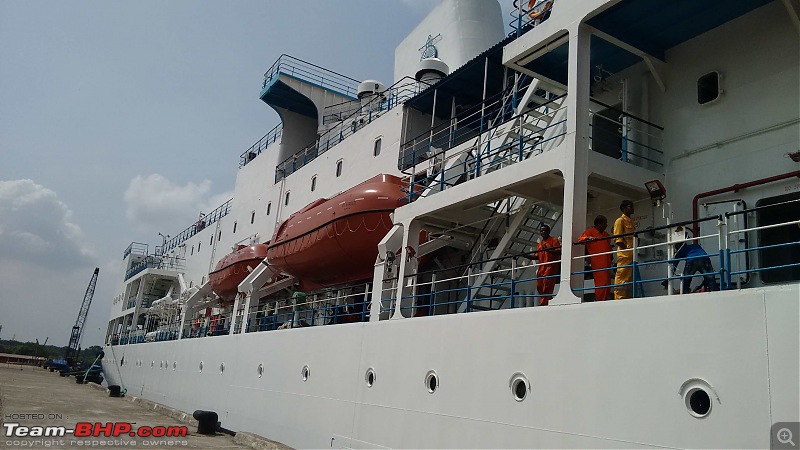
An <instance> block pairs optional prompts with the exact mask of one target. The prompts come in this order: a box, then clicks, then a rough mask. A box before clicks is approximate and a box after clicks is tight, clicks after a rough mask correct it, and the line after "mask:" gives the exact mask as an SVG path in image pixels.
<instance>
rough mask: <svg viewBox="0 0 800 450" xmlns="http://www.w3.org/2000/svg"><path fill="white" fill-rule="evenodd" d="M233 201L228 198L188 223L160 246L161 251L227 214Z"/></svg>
mask: <svg viewBox="0 0 800 450" xmlns="http://www.w3.org/2000/svg"><path fill="white" fill-rule="evenodd" d="M232 203H233V199H230V200H228V201H227V202H225V203H223V204H222V205H220V206H219V207H217V209H215V210H213V211H211V212H210V213H208V214H205V215H203V216H202V217H201V218H200V219H199V220H198V221H197V222H195V223H194V224H192V225H190V226H189V227H188V228H186V229H185V230H183V231H181V232H180V233H178V235H177V236H175V237H174V238H172V239H170V240H168V241H166V242H165V243H164V245H163V246H162V252H163V253H167V252H169V251H170V250H172V249H174V248H175V247H177V246H179V245H181V244H182V243H183V242H184V241H186V240H187V239H189V238H190V237H192V236H194V235H195V234H197V233H199V232H200V231H202V230H203V229H204V228H206V227H207V226H209V225H211V224H213V223H215V222H216V221H218V220H220V219H222V218H223V217H225V216H227V215H228V213H230V212H231V204H232Z"/></svg>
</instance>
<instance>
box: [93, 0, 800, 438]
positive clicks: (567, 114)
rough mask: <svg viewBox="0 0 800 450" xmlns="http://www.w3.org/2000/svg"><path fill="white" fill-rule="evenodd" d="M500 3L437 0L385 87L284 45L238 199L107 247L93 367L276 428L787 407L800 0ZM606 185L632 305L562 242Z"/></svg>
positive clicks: (539, 430)
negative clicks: (550, 249)
mask: <svg viewBox="0 0 800 450" xmlns="http://www.w3.org/2000/svg"><path fill="white" fill-rule="evenodd" d="M515 7H516V11H515V12H514V14H512V16H511V17H508V18H505V17H502V16H501V15H500V10H499V5H497V4H495V3H494V2H488V1H485V0H444V1H442V3H441V4H440V5H439V6H437V7H436V8H435V9H434V10H433V11H432V12H431V14H430V15H429V16H428V17H427V18H426V19H425V20H424V21H423V22H422V23H421V24H420V25H419V26H418V27H417V28H416V29H415V30H413V32H412V33H411V34H410V35H409V36H408V37H407V38H406V39H405V40H403V41H402V42H401V44H400V45H399V46H398V48H397V51H396V58H395V60H396V67H395V78H396V79H395V80H394V81H393V82H392V83H391V84H388V85H387V84H384V83H382V82H380V81H376V80H366V81H359V80H355V79H352V78H349V77H347V76H345V75H342V74H340V73H338V72H333V71H330V70H327V69H323V68H321V67H318V66H316V65H314V64H311V63H308V62H305V61H302V60H300V59H298V58H295V57H291V56H288V55H283V56H281V57H280V58H279V59H278V61H276V62H275V64H273V65H272V67H270V69H269V70H268V71H267V73H266V74H265V78H264V82H263V84H262V86H261V93H260V98H261V99H262V100H263V101H264V102H266V103H267V104H268V105H269V106H271V107H272V108H274V109H275V110H277V111H278V112H279V114H280V117H281V120H282V123H281V124H280V125H279V126H277V127H275V128H274V129H272V130H271V131H270V132H269V133H268V134H267V135H265V136H264V138H262V139H261V140H259V141H258V142H257V143H256V144H254V145H253V146H252V147H251V148H249V149H247V150H246V151H245V152H244V153H242V155H241V157H240V161H239V166H240V167H239V169H238V172H237V181H236V190H235V195H234V198H233V199H232V200H230V201H229V202H227V203H225V204H223V205H222V206H220V207H219V208H218V209H217V210H215V211H213V212H212V213H210V214H207V215H204V216H201V217H200V218H199V219H198V220H197V221H196V222H195V223H193V224H190V225H189V226H188V227H187V228H185V229H184V230H183V231H182V232H180V233H178V234H177V235H176V236H175V237H173V238H171V239H166V238H165V240H164V241H163V242H162V245H160V246H157V247H155V250H154V251H153V252H152V253H151V252H150V251H149V246H147V245H145V244H138V243H132V244H131V246H130V247H129V248H128V249H127V250H126V251H125V252H124V256H123V259H124V261H125V266H126V267H125V274H124V282H123V290H122V293H121V294H120V295H119V296H118V297H117V298H116V299H115V305H116V306H115V309H114V312H113V313H112V317H111V320H110V322H109V326H108V335H107V336H108V341H107V345H108V347H109V349H108V351H106V352H105V354H106V359H105V360H104V361H103V362H104V368H105V372H106V374H107V378H109V381H110V382H113V384H119V385H121V386H123V387H124V388H126V389H127V390H128V391H129V392H131V393H132V394H134V395H141V396H144V397H147V398H149V399H152V400H155V401H158V402H161V403H166V404H168V405H170V406H172V407H176V408H179V409H182V410H186V411H192V410H195V409H207V410H214V411H216V412H218V413H219V414H220V419H221V420H222V421H223V422H224V423H225V424H226V426H227V427H228V428H232V429H237V430H242V431H252V432H256V433H259V434H262V435H265V436H267V437H269V438H271V439H275V440H278V441H281V442H284V443H286V444H288V445H291V446H294V447H314V448H320V447H336V448H361V447H364V448H367V447H369V448H375V447H426V448H430V447H592V448H597V447H614V448H619V447H642V446H661V447H715V448H721V447H766V446H768V445H770V442H771V439H772V437H773V436H772V434H771V427H772V425H773V424H774V423H778V422H792V421H795V422H796V421H798V420H800V407H799V406H798V402H797V398H798V397H800V391H799V390H798V385H800V375H799V373H798V370H799V369H798V366H800V364H799V363H798V354H800V346H799V344H798V336H799V335H800V331H799V330H798V328H800V325H799V323H798V322H799V319H798V317H800V314H799V313H798V311H799V309H798V305H800V284H798V281H799V280H800V249H799V248H798V246H800V227H799V226H798V225H800V163H799V162H800V139H799V138H798V135H800V111H798V102H797V98H799V97H800V88H799V87H798V82H797V80H798V79H800V69H799V67H798V58H797V55H798V51H800V49H799V46H798V40H799V39H798V36H799V32H800V20H798V16H799V15H800V14H798V13H799V12H800V7H798V6H797V4H796V3H795V2H792V1H789V0H784V1H767V0H733V1H731V0H728V1H721V0H694V1H691V2H670V3H669V4H667V3H666V2H661V1H655V0H652V1H651V0H613V1H603V0H590V1H582V2H566V1H556V2H549V1H541V2H522V3H520V4H515ZM504 21H506V22H510V25H511V29H512V32H511V34H510V35H506V34H505V33H504V32H503V29H504V28H503V27H504V23H503V22H504ZM623 200H630V201H632V202H633V204H634V206H635V213H634V214H633V215H632V217H631V219H632V220H633V223H634V224H635V228H636V230H637V231H636V232H635V233H630V234H627V235H624V236H614V237H611V238H609V239H610V240H611V241H613V242H616V241H618V240H622V239H625V240H626V242H632V248H630V249H629V253H628V254H629V255H631V260H630V262H629V263H626V264H622V263H620V261H621V259H620V257H619V255H620V254H621V253H619V252H617V250H612V251H611V252H610V253H611V254H612V256H614V257H615V259H616V263H617V264H619V266H620V269H625V268H629V269H630V270H631V273H632V274H633V275H632V278H631V279H629V280H627V281H624V282H622V283H619V282H618V281H615V282H614V285H613V286H609V287H610V288H611V289H616V288H619V287H627V288H629V289H630V297H631V298H627V299H623V300H615V301H604V302H601V301H594V300H595V290H596V288H597V287H598V286H595V284H596V283H595V280H598V279H602V278H600V277H599V276H596V275H595V274H597V273H598V272H601V271H608V270H613V269H614V267H607V268H603V269H598V268H597V267H592V266H591V265H590V264H589V260H590V258H589V257H588V255H586V254H585V245H584V244H583V243H580V242H578V238H579V236H581V234H582V233H583V232H584V230H585V229H587V228H589V227H591V226H592V224H593V220H594V218H595V217H596V216H598V215H604V216H605V217H606V218H607V219H608V221H609V222H610V223H612V224H613V222H614V220H615V219H616V218H618V217H620V214H621V213H620V204H621V202H622V201H623ZM543 225H547V226H548V227H549V228H550V229H552V234H553V235H554V236H558V237H560V248H559V249H558V250H559V256H558V259H557V260H556V261H555V262H553V263H551V266H553V267H557V268H558V269H557V270H550V271H547V272H546V273H547V274H546V275H542V274H543V272H542V271H541V270H540V269H541V268H542V264H544V263H543V262H542V259H541V258H540V257H539V254H540V253H541V251H540V250H538V248H537V245H538V242H539V241H540V240H541V237H540V233H541V232H542V231H541V230H542V226H543ZM608 231H609V232H611V231H612V229H609V230H608ZM612 234H613V233H612ZM545 236H546V235H545ZM693 244H697V245H700V246H701V247H702V248H703V249H704V250H705V252H706V253H707V254H708V260H709V262H710V266H711V269H705V270H704V271H703V272H702V273H701V274H699V275H698V274H693V273H689V272H690V271H689V270H688V269H687V268H688V267H689V263H690V262H691V261H692V259H691V258H689V257H685V256H679V255H682V253H680V251H681V248H683V246H686V245H693ZM264 248H266V250H263V249H264ZM255 249H261V250H258V252H256V250H255ZM264 251H265V252H266V254H267V258H264V259H262V258H263V256H261V257H258V258H253V257H252V255H253V254H256V253H258V254H259V255H263V252H264ZM242 255H244V256H242ZM676 268H677V270H676ZM618 270H619V269H618ZM211 275H213V276H214V277H215V279H214V282H213V283H212V281H211V280H210V277H211ZM693 275H696V276H695V281H694V283H693V284H690V285H689V286H688V287H689V289H684V287H683V282H682V281H683V280H686V279H690V280H691V279H692V276H693ZM700 275H706V277H707V278H711V279H713V280H714V283H713V284H714V289H715V291H713V292H702V293H689V292H686V291H689V290H693V289H692V288H693V287H694V286H697V285H698V283H699V282H700V280H701V279H702V278H703V277H702V276H700ZM544 279H552V280H555V281H556V287H555V292H553V293H552V294H550V293H548V292H543V291H542V287H541V286H542V283H541V281H543V280H544ZM611 280H614V277H611ZM220 285H222V286H225V292H224V293H223V292H221V291H219V288H217V291H218V292H215V290H214V287H213V286H220ZM537 285H538V286H537ZM232 286H237V288H236V289H235V290H234V289H233V288H232ZM550 296H553V298H552V300H550V301H549V305H548V306H539V305H542V304H543V303H545V302H544V301H543V299H545V298H548V297H550Z"/></svg>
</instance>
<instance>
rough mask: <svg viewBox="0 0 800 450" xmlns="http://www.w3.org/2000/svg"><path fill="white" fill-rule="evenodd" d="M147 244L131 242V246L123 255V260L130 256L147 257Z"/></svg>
mask: <svg viewBox="0 0 800 450" xmlns="http://www.w3.org/2000/svg"><path fill="white" fill-rule="evenodd" d="M147 248H148V246H147V244H142V243H141V242H131V245H129V246H128V248H126V249H125V252H123V253H122V259H125V258H127V257H128V255H130V254H134V255H146V254H147Z"/></svg>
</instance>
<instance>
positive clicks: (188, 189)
mask: <svg viewBox="0 0 800 450" xmlns="http://www.w3.org/2000/svg"><path fill="white" fill-rule="evenodd" d="M210 190H211V181H209V180H203V181H202V182H201V183H199V184H195V183H192V182H189V183H186V185H184V186H179V185H177V184H175V183H173V182H172V181H170V180H169V179H167V178H166V177H164V176H163V175H159V174H152V175H148V176H147V177H142V176H141V175H138V176H136V177H135V178H133V179H132V180H131V182H130V184H129V185H128V189H127V190H126V191H125V202H126V203H127V204H128V207H127V209H126V211H125V215H126V216H127V217H128V219H130V220H131V221H132V222H133V223H134V224H135V226H136V227H137V228H139V229H140V230H143V231H148V232H152V233H158V232H161V233H164V234H167V233H170V234H174V233H178V232H180V231H182V229H183V228H181V227H182V226H189V225H191V224H192V222H193V221H195V220H197V217H198V215H199V213H200V212H204V213H209V212H211V210H213V209H214V208H216V207H218V206H219V205H221V204H222V203H224V202H225V201H227V200H229V199H230V198H231V197H232V196H233V194H231V193H223V194H217V195H214V196H211V197H209V191H210Z"/></svg>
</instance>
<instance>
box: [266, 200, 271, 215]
mask: <svg viewBox="0 0 800 450" xmlns="http://www.w3.org/2000/svg"><path fill="white" fill-rule="evenodd" d="M271 210H272V202H269V203H267V215H269V212H270V211H271Z"/></svg>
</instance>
